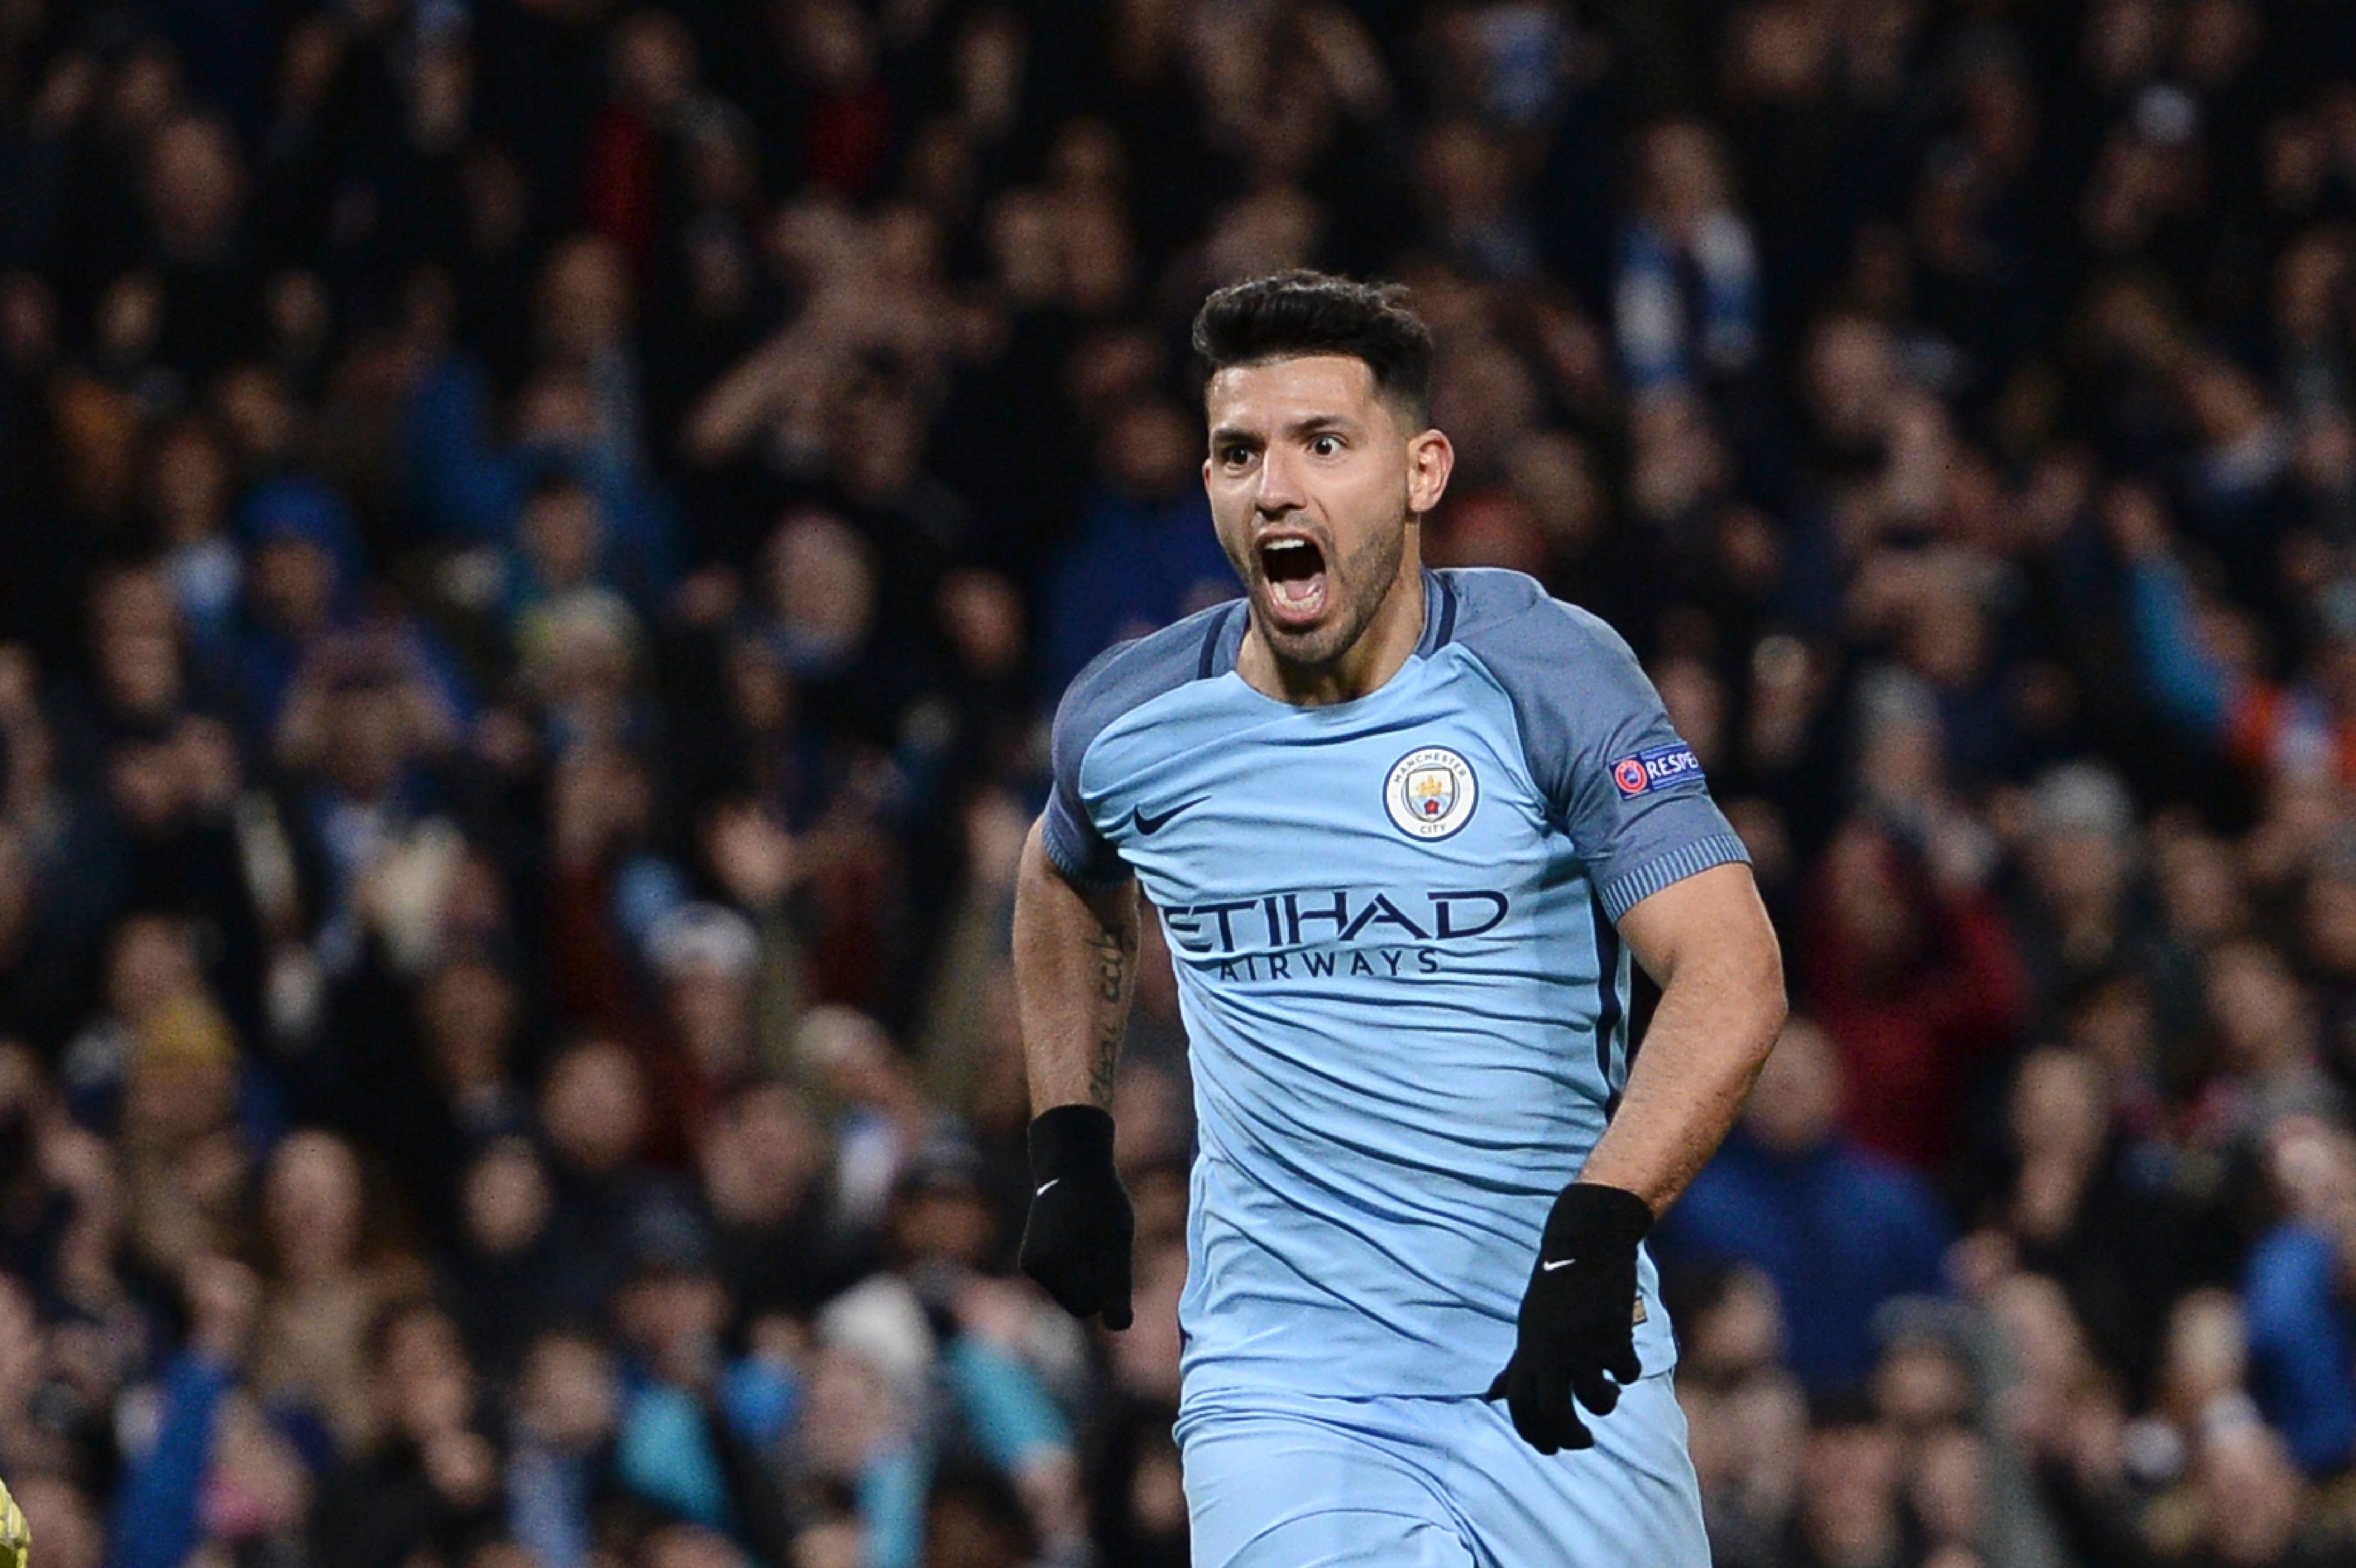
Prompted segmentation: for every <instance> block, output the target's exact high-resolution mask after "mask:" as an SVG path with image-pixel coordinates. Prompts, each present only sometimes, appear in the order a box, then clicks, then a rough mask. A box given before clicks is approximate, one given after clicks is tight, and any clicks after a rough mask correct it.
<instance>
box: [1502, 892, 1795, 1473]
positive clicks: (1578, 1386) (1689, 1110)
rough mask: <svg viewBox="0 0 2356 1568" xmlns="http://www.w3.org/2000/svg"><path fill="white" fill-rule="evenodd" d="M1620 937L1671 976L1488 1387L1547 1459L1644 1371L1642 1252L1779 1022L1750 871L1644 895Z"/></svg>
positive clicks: (1579, 1438) (1729, 1115) (1778, 993)
mask: <svg viewBox="0 0 2356 1568" xmlns="http://www.w3.org/2000/svg"><path fill="white" fill-rule="evenodd" d="M1620 934H1621V935H1622V937H1624V938H1625V939H1626V940H1627V943H1628V946H1629V949H1630V951H1631V952H1633V953H1634V954H1635V955H1636V959H1637V961H1638V962H1639V963H1641V964H1643V965H1644V970H1645V972H1646V973H1647V974H1649V975H1651V976H1653V977H1654V978H1655V980H1658V981H1659V982H1660V984H1661V1005H1660V1008H1659V1010H1658V1011H1656V1012H1655V1014H1654V1017H1653V1027H1652V1028H1651V1029H1649V1030H1648V1031H1647V1032H1646V1033H1645V1036H1644V1051H1643V1052H1642V1053H1641V1054H1640V1055H1639V1056H1638V1057H1637V1059H1636V1063H1635V1066H1634V1068H1633V1070H1632V1071H1631V1072H1630V1073H1629V1076H1628V1083H1627V1086H1626V1088H1625V1089H1624V1090H1623V1091H1622V1094H1621V1099H1620V1108H1619V1110H1618V1111H1617V1112H1616V1113H1614V1115H1612V1125H1611V1126H1610V1127H1608V1128H1607V1129H1605V1131H1604V1134H1603V1136H1602V1137H1601V1139H1599V1140H1598V1141H1597V1143H1596V1145H1595V1148H1594V1150H1593V1152H1591V1153H1590V1155H1589V1156H1588V1157H1587V1164H1586V1166H1585V1167H1584V1168H1582V1169H1581V1170H1580V1174H1579V1179H1577V1180H1575V1181H1573V1182H1572V1183H1571V1184H1570V1185H1569V1186H1568V1187H1566V1188H1564V1189H1562V1193H1561V1195H1560V1196H1559V1197H1558V1198H1557V1199H1556V1200H1555V1203H1554V1208H1553V1210H1552V1211H1550V1212H1549V1213H1548V1214H1547V1222H1546V1230H1545V1232H1544V1234H1543V1235H1541V1236H1540V1238H1539V1241H1538V1255H1537V1262H1536V1263H1535V1264H1533V1266H1532V1268H1531V1271H1530V1283H1529V1287H1528V1289H1527V1291H1526V1293H1525V1294H1524V1295H1523V1297H1522V1309H1521V1314H1520V1322H1519V1325H1518V1334H1517V1337H1516V1339H1515V1347H1514V1354H1513V1357H1512V1359H1511V1360H1508V1361H1506V1363H1505V1371H1501V1372H1499V1373H1498V1374H1497V1380H1496V1381H1495V1382H1494V1383H1492V1384H1491V1385H1490V1388H1489V1397H1490V1398H1491V1399H1503V1400H1505V1402H1506V1403H1507V1405H1508V1408H1509V1409H1510V1411H1511V1413H1512V1415H1513V1420H1514V1428H1515V1431H1517V1432H1519V1433H1520V1434H1521V1435H1522V1436H1523V1438H1524V1439H1525V1440H1526V1442H1528V1443H1529V1445H1531V1446H1532V1447H1534V1448H1536V1449H1537V1450H1538V1451H1539V1452H1540V1453H1543V1454H1552V1453H1554V1452H1556V1451H1557V1450H1558V1449H1561V1448H1585V1447H1588V1446H1590V1445H1592V1444H1593V1443H1594V1441H1595V1437H1594V1435H1593V1434H1592V1433H1590V1431H1589V1430H1588V1428H1587V1424H1586V1423H1585V1422H1583V1421H1581V1420H1580V1415H1579V1411H1578V1409H1577V1408H1576V1407H1575V1406H1574V1405H1573V1403H1571V1402H1572V1400H1573V1398H1574V1397H1576V1399H1577V1401H1578V1403H1579V1404H1581V1405H1584V1406H1586V1407H1587V1408H1588V1409H1589V1410H1590V1411H1592V1412H1594V1413H1596V1414H1597V1415H1609V1414H1611V1413H1612V1410H1613V1409H1615V1408H1616V1407H1617V1406H1618V1405H1619V1403H1620V1391H1621V1389H1622V1388H1623V1387H1624V1386H1626V1385H1627V1384H1629V1383H1631V1382H1633V1381H1635V1380H1636V1379H1638V1378H1640V1377H1642V1376H1643V1375H1644V1366H1643V1364H1642V1363H1641V1362H1640V1361H1639V1360H1637V1357H1636V1337H1635V1325H1634V1322H1633V1315H1634V1307H1635V1305H1636V1249H1637V1248H1638V1247H1639V1246H1640V1245H1642V1244H1643V1243H1644V1237H1645V1235H1646V1233H1647V1232H1650V1231H1651V1230H1652V1228H1653V1222H1654V1221H1655V1219H1657V1218H1658V1217H1659V1215H1660V1212H1661V1211H1662V1210H1664V1209H1665V1208H1667V1207H1668V1206H1669V1204H1670V1203H1672V1202H1674V1201H1675V1200H1676V1197H1677V1195H1678V1194H1679V1193H1681V1192H1683V1191H1684V1190H1685V1189H1686V1184H1687V1183H1688V1182H1690V1181H1691V1180H1692V1179H1694V1175H1695V1173H1696V1172H1697V1171H1698V1170H1700V1169H1701V1168H1702V1166H1703V1164H1704V1163H1705V1162H1706V1161H1707V1160H1708V1158H1709V1157H1710V1154H1711V1153H1712V1151H1714V1150H1715V1149H1716V1148H1717V1147H1718V1146H1719V1140H1721V1139H1722V1138H1724V1137H1725V1136H1726V1134H1727V1129H1728V1128H1730V1127H1731V1126H1732V1125H1734V1117H1735V1115H1736V1113H1737V1112H1739V1111H1740V1109H1741V1107H1742V1100H1743V1096H1744V1095H1746V1094H1748V1093H1750V1091H1751V1080H1752V1079H1754V1078H1755V1077H1757V1076H1758V1073H1759V1068H1760V1065H1761V1064H1762V1062H1764V1061H1766V1060H1767V1051H1768V1049H1769V1048H1770V1047H1771V1046H1772V1045H1773V1043H1774V1040H1775V1033H1776V1031H1777V1030H1778V1029H1781V1028H1782V1027H1783V956H1782V954H1781V952H1780V951H1779V950H1778V948H1777V946H1776V943H1775V933H1774V929H1773V928H1772V926H1771V925H1769V923H1768V922H1767V912H1766V910H1765V909H1764V908H1762V906H1761V904H1760V902H1759V891H1758V888H1757V887H1756V885H1755V884H1754V883H1753V882H1752V880H1751V868H1750V867H1748V866H1746V865H1742V864H1740V863H1739V862H1730V863H1728V864H1723V865H1717V866H1712V867H1710V868H1708V869H1707V870H1702V871H1697V872H1695V873H1694V874H1693V875H1691V876H1689V877H1684V878H1680V879H1679V880H1676V881H1673V882H1671V883H1669V884H1668V885H1667V886H1666V887H1664V888H1662V889H1660V890H1659V891H1656V892H1654V893H1651V894H1649V895H1647V896H1646V897H1644V898H1643V899H1640V900H1638V901H1636V902H1635V903H1634V904H1633V905H1632V906H1630V908H1629V909H1628V910H1627V911H1626V912H1624V913H1623V914H1622V916H1621V917H1620Z"/></svg>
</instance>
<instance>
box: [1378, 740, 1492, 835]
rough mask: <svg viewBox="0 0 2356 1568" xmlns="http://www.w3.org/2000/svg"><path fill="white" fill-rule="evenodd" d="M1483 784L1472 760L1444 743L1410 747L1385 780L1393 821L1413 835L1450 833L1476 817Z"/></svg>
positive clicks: (1385, 791)
mask: <svg viewBox="0 0 2356 1568" xmlns="http://www.w3.org/2000/svg"><path fill="white" fill-rule="evenodd" d="M1480 798H1481V786H1480V783H1479V781H1478V780H1476V779H1475V778H1474V777H1473V776H1472V763H1468V762H1466V761H1465V760H1464V759H1463V757H1462V755H1460V754H1459V753H1457V752H1451V751H1450V750H1449V749H1448V748H1447V747H1445V746H1425V747H1423V748H1421V749H1420V750H1418V751H1413V752H1408V754H1407V755H1406V756H1404V757H1401V758H1400V759H1399V760H1398V762H1397V763H1393V764H1392V766H1391V772H1390V777H1389V778H1387V779H1386V780H1385V781H1384V783H1383V805H1384V806H1385V807H1387V809H1388V810H1389V812H1390V814H1391V822H1392V824H1393V825H1394V826H1396V827H1398V830H1399V831H1400V832H1402V833H1404V834H1406V835H1407V836H1408V837H1410V838H1420V839H1424V840H1426V841H1429V840H1431V839H1436V838H1446V837H1449V836H1451V834H1453V833H1456V832H1457V831H1458V830H1460V829H1461V828H1462V827H1463V826H1464V825H1465V824H1466V823H1468V822H1470V821H1472V808H1473V806H1474V805H1477V804H1478V803H1479V801H1480Z"/></svg>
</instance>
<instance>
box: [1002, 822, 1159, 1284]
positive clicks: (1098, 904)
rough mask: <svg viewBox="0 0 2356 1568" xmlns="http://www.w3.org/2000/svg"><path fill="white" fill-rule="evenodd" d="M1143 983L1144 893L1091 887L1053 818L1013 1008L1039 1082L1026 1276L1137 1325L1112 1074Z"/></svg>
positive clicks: (1033, 869) (1040, 851)
mask: <svg viewBox="0 0 2356 1568" xmlns="http://www.w3.org/2000/svg"><path fill="white" fill-rule="evenodd" d="M1136 981H1137V884H1136V883H1134V882H1133V881H1126V880H1124V881H1121V882H1119V883H1116V884H1113V885H1111V886H1108V887H1103V888H1084V887H1081V886H1079V885H1077V884H1076V883H1074V882H1073V881H1072V880H1069V879H1068V878H1066V876H1065V875H1064V873H1063V872H1062V871H1060V870H1058V869H1056V867H1055V862H1054V861H1053V860H1052V859H1049V857H1048V854H1047V848H1046V841H1045V834H1044V818H1043V819H1042V821H1041V822H1039V823H1034V824H1033V825H1032V828H1031V836H1030V837H1028V838H1027V839H1025V840H1024V841H1023V860H1022V865H1021V869H1019V870H1018V872H1017V873H1016V877H1015V884H1014V998H1015V1008H1016V1011H1017V1012H1018V1014H1019V1015H1020V1017H1021V1019H1022V1022H1023V1057H1024V1065H1025V1069H1026V1071H1027V1072H1028V1074H1029V1077H1030V1083H1031V1105H1032V1110H1033V1116H1032V1119H1031V1181H1032V1188H1033V1192H1032V1198H1031V1213H1030V1218H1029V1220H1028V1221H1026V1222H1025V1224H1024V1225H1023V1247H1022V1253H1021V1261H1022V1264H1023V1273H1025V1274H1027V1275H1030V1276H1031V1277H1032V1278H1033V1279H1035V1280H1037V1281H1038V1282H1039V1283H1040V1284H1041V1285H1044V1286H1045V1287H1046V1288H1047V1291H1048V1293H1049V1294H1050V1295H1052V1296H1055V1299H1056V1300H1057V1301H1059V1302H1061V1303H1062V1304H1063V1305H1064V1307H1066V1309H1067V1310H1068V1311H1070V1312H1072V1313H1073V1314H1075V1315H1076V1316H1078V1317H1087V1316H1088V1315H1089V1314H1090V1313H1095V1312H1101V1313H1102V1314H1103V1315H1104V1323H1105V1327H1106V1328H1128V1327H1129V1323H1130V1246H1131V1243H1132V1242H1133V1241H1134V1238H1135V1234H1136V1219H1135V1215H1134V1213H1133V1211H1131V1210H1130V1202H1129V1194H1128V1193H1127V1192H1126V1191H1125V1190H1123V1189H1122V1187H1121V1184H1120V1177H1119V1173H1118V1172H1117V1171H1116V1170H1115V1168H1114V1167H1113V1157H1112V1130H1113V1129H1112V1114H1111V1106H1112V1093H1113V1074H1114V1070H1115V1069H1116V1068H1117V1067H1118V1066H1119V1061H1120V1039H1121V1034H1122V1031H1123V1030H1124V1029H1126V1028H1127V1027H1128V1024H1129V999H1130V991H1131V990H1132V988H1133V987H1135V985H1136Z"/></svg>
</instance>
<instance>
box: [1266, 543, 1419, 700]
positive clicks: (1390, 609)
mask: <svg viewBox="0 0 2356 1568" xmlns="http://www.w3.org/2000/svg"><path fill="white" fill-rule="evenodd" d="M1415 545H1416V541H1415V534H1414V531H1413V530H1412V529H1410V530H1408V547H1407V549H1406V550H1405V552H1404V553H1402V554H1401V555H1400V557H1399V569H1398V576H1396V577H1394V578H1393V579H1391V581H1390V585H1389V586H1388V587H1387V588H1386V589H1384V590H1383V602H1382V603H1381V604H1380V605H1378V606H1376V610H1375V613H1374V616H1373V618H1372V619H1370V620H1369V621H1367V623H1366V624H1365V625H1364V626H1363V627H1361V628H1360V629H1359V631H1358V635H1357V636H1356V637H1355V638H1353V639H1352V640H1351V643H1350V645H1349V646H1348V647H1346V648H1344V649H1343V650H1342V651H1341V652H1340V653H1339V654H1336V655H1335V656H1333V657H1332V658H1330V659H1327V660H1326V661H1324V662H1323V663H1322V664H1313V665H1312V664H1301V663H1297V662H1295V661H1294V660H1291V659H1288V658H1286V657H1285V656H1283V655H1281V654H1280V653H1278V652H1277V651H1276V650H1275V649H1274V648H1272V647H1271V646H1269V641H1268V639H1267V638H1266V637H1265V636H1263V635H1261V633H1260V624H1259V614H1258V610H1257V609H1255V610H1254V612H1253V613H1252V620H1251V627H1250V629H1249V630H1248V631H1247V632H1246V633H1245V634H1244V642H1243V646H1242V647H1241V648H1239V649H1237V653H1236V673H1237V675H1239V676H1241V677H1244V682H1245V684H1246V685H1248V686H1249V687H1250V688H1252V689H1253V690H1255V691H1257V692H1258V693H1260V695H1262V696H1263V697H1273V698H1275V699H1277V700H1278V701H1280V702H1290V703H1291V704H1293V705H1294V706H1295V707H1297V708H1325V707H1330V706H1332V705H1333V704H1334V703H1337V702H1352V701H1355V700H1356V699H1359V698H1361V697H1365V696H1366V695H1367V694H1369V693H1371V692H1374V691H1377V690H1380V689H1381V688H1382V686H1383V683H1384V682H1386V681H1387V680H1389V679H1390V677H1393V676H1395V675H1397V674H1398V672H1399V668H1400V667H1401V666H1403V665H1405V664H1406V663H1407V661H1408V655H1410V654H1412V653H1414V652H1415V645H1416V644H1418V643H1419V642H1421V641H1422V640H1423V557H1422V554H1421V552H1420V551H1419V550H1418V549H1416V548H1415Z"/></svg>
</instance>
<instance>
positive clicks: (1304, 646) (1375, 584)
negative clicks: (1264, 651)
mask: <svg viewBox="0 0 2356 1568" xmlns="http://www.w3.org/2000/svg"><path fill="white" fill-rule="evenodd" d="M1404 525H1405V519H1403V520H1402V525H1401V526H1400V527H1398V528H1385V529H1383V530H1382V531H1380V532H1379V533H1377V534H1376V535H1375V536H1374V537H1373V538H1372V539H1368V540H1367V541H1366V542H1365V544H1363V545H1361V546H1359V547H1358V550H1357V553H1356V554H1355V555H1353V556H1351V557H1350V558H1349V559H1348V560H1340V561H1335V560H1328V561H1327V563H1326V575H1327V577H1328V578H1329V580H1330V581H1331V583H1332V587H1331V588H1329V589H1328V594H1329V597H1331V598H1332V599H1333V605H1334V610H1335V611H1336V612H1338V613H1329V614H1328V615H1327V616H1326V617H1325V619H1324V620H1323V622H1322V623H1320V624H1317V625H1314V626H1312V627H1310V628H1309V629H1308V630H1306V631H1301V632H1291V631H1286V630H1284V629H1283V628H1281V627H1280V626H1277V625H1275V624H1271V622H1270V620H1269V617H1267V616H1265V615H1262V614H1260V613H1259V612H1258V602H1257V601H1258V592H1259V591H1260V590H1262V589H1264V588H1265V586H1266V585H1265V584H1264V583H1260V582H1258V568H1257V562H1255V565H1254V571H1253V573H1252V575H1253V578H1254V581H1255V584H1256V586H1255V592H1254V601H1255V602H1254V605H1253V615H1252V619H1253V620H1254V621H1255V622H1257V623H1258V627H1259V635H1260V639H1261V641H1262V642H1264V643H1266V644H1267V645H1268V650H1269V653H1270V654H1272V655H1274V656H1276V658H1277V660H1278V661H1279V662H1280V663H1281V664H1285V665H1290V666H1291V667H1293V668H1295V669H1298V670H1302V671H1322V670H1324V669H1327V668H1329V667H1332V666H1333V664H1335V663H1336V662H1337V661H1339V660H1340V659H1342V658H1343V657H1344V656H1346V655H1347V654H1348V653H1349V652H1350V650H1351V649H1352V648H1355V647H1356V646H1357V645H1358V639H1359V638H1360V637H1362V636H1364V635H1365V631H1366V628H1367V627H1368V626H1370V625H1372V624H1374V619H1375V616H1376V614H1377V613H1380V611H1381V610H1382V607H1383V603H1384V600H1385V599H1386V597H1387V595H1388V594H1389V592H1390V591H1391V588H1392V586H1393V585H1394V584H1395V583H1396V582H1397V581H1398V571H1399V562H1400V560H1403V559H1404V558H1405V556H1406V554H1407V528H1406V527H1405V526H1404Z"/></svg>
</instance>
